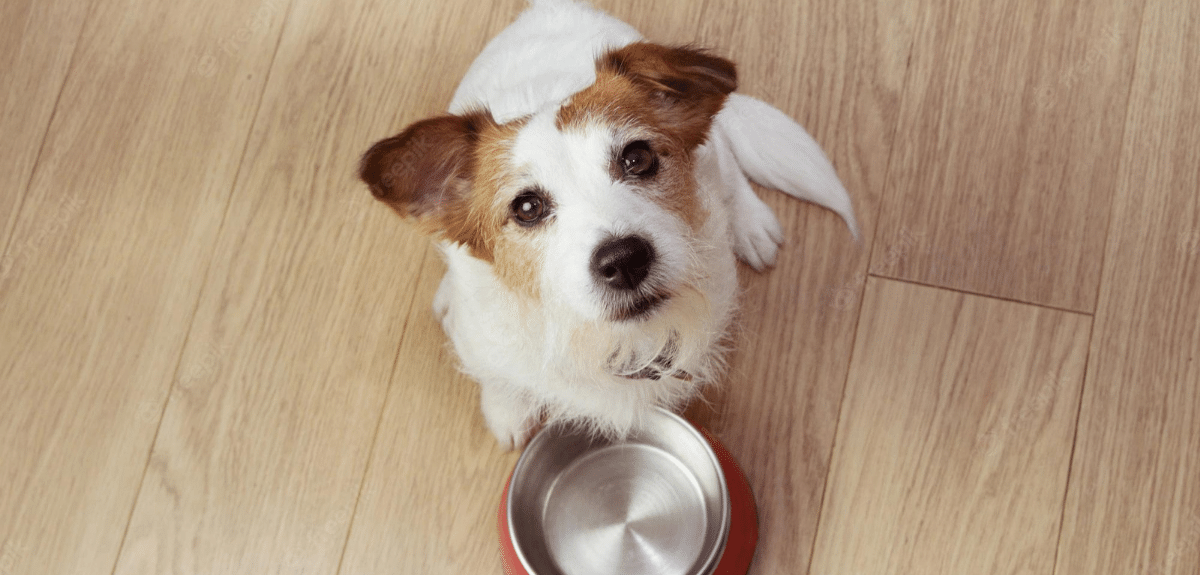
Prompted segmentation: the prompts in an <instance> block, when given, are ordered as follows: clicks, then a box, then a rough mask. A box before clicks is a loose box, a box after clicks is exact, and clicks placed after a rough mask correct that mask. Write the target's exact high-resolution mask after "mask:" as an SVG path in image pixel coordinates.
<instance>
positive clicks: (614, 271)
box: [592, 236, 654, 290]
mask: <svg viewBox="0 0 1200 575" xmlns="http://www.w3.org/2000/svg"><path fill="white" fill-rule="evenodd" d="M653 264H654V248H653V247H651V246H650V242H647V241H646V240H644V239H642V238H640V237H638V236H625V237H622V238H614V239H611V240H608V241H606V242H604V243H602V244H600V247H598V248H596V251H595V253H593V254H592V277H594V278H596V281H597V282H599V283H600V284H602V285H606V286H608V287H610V288H613V289H618V290H632V289H634V288H636V287H638V286H639V285H641V283H642V280H645V279H646V276H647V275H649V274H650V266H651V265H653Z"/></svg>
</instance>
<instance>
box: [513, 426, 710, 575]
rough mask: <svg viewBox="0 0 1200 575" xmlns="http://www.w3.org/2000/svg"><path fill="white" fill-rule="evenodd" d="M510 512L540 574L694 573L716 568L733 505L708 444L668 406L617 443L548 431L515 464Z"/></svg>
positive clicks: (516, 535)
mask: <svg viewBox="0 0 1200 575" xmlns="http://www.w3.org/2000/svg"><path fill="white" fill-rule="evenodd" d="M507 514H508V524H509V525H508V526H509V532H510V533H511V535H512V538H513V546H514V547H515V548H516V551H517V555H518V557H519V558H520V559H521V561H522V563H524V566H525V568H526V570H528V571H529V572H530V573H531V574H532V575H593V574H597V575H598V574H602V573H603V574H611V573H631V574H632V573H655V574H662V575H674V574H679V575H690V574H695V573H706V572H709V571H710V570H711V568H712V567H713V566H714V565H716V562H717V560H718V559H719V558H720V555H721V552H722V550H723V549H724V546H725V541H726V535H727V533H728V527H729V514H730V512H729V495H728V489H727V487H726V484H725V477H724V475H723V474H722V472H721V468H720V465H719V463H718V461H717V459H716V455H715V454H714V453H713V451H712V448H711V446H709V444H708V441H707V440H705V439H704V437H703V436H702V435H701V434H700V433H699V432H698V431H697V430H696V429H695V428H694V427H692V426H691V424H689V423H688V422H686V421H685V420H683V419H682V418H681V417H679V416H677V415H675V414H672V413H670V412H667V411H666V410H661V411H659V412H657V413H656V415H655V417H654V418H653V420H652V421H650V422H649V423H648V424H647V425H645V426H644V427H643V429H642V430H641V431H640V432H638V433H636V434H634V435H632V436H630V437H629V438H627V439H626V440H625V441H622V442H617V443H614V442H610V441H606V440H604V439H599V438H593V437H590V436H589V435H588V434H587V433H585V432H583V431H581V430H579V429H577V428H574V427H571V426H553V427H549V428H546V429H544V430H543V431H542V432H541V433H539V434H538V435H537V436H536V437H534V439H533V440H532V441H531V442H530V443H529V446H528V447H527V448H526V449H525V453H524V454H522V456H521V458H520V460H519V461H518V462H517V466H516V469H515V470H514V471H513V477H512V481H511V483H510V484H509V492H508V509H507Z"/></svg>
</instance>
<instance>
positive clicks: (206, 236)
mask: <svg viewBox="0 0 1200 575" xmlns="http://www.w3.org/2000/svg"><path fill="white" fill-rule="evenodd" d="M235 4H236V3H232V2H220V1H218V2H209V3H204V4H202V5H196V6H191V7H190V8H188V9H186V10H180V9H178V8H177V7H175V6H172V5H168V4H151V5H144V3H140V2H102V3H99V4H97V6H96V8H95V10H93V12H92V14H91V16H90V20H89V21H88V24H87V26H86V27H85V32H84V33H83V36H82V38H81V39H80V40H79V47H78V51H77V54H76V56H75V64H74V65H73V67H72V72H71V74H70V75H69V76H68V78H67V80H66V84H65V86H64V88H63V93H62V97H61V99H60V101H59V104H58V109H57V110H56V111H55V113H54V120H53V122H52V123H51V125H50V128H49V132H48V134H47V136H46V139H45V145H44V153H42V154H41V157H40V160H39V163H38V164H37V166H36V168H35V170H34V176H33V179H32V182H31V183H30V186H29V191H28V193H27V194H26V196H25V198H24V200H23V204H22V209H21V218H20V220H19V221H17V223H16V226H15V231H14V233H13V236H12V241H11V245H10V248H11V249H10V250H9V253H13V249H20V250H26V251H27V255H25V256H23V257H22V258H21V259H20V260H18V261H17V262H16V265H15V266H14V267H12V268H11V269H10V270H9V273H8V275H7V276H6V277H5V278H4V279H3V280H2V282H0V301H3V302H4V305H3V306H2V307H0V378H2V381H3V387H2V388H0V393H2V397H0V437H2V438H3V441H0V461H3V480H2V483H3V485H4V488H3V489H2V490H0V518H3V519H2V520H0V542H2V545H3V547H2V548H0V558H3V559H4V562H3V564H4V567H5V569H6V570H7V572H8V573H12V574H18V575H24V574H27V573H39V574H41V573H50V574H59V573H62V574H68V573H69V574H73V575H75V574H108V573H111V572H112V568H113V564H114V562H115V561H116V558H117V555H118V550H119V548H120V545H121V540H122V537H123V534H124V533H125V527H126V525H127V522H128V519H129V513H130V509H131V506H132V503H133V501H134V499H135V497H136V496H137V491H138V488H139V484H140V482H141V480H142V475H143V471H144V469H145V465H146V457H147V454H148V452H149V447H150V444H151V441H152V439H153V437H154V433H155V429H156V427H157V425H158V417H159V414H160V412H161V409H162V405H163V401H164V400H165V398H166V393H167V390H168V389H169V388H170V385H171V381H172V379H173V378H174V377H175V376H176V375H177V374H176V367H177V366H178V362H179V354H180V351H181V349H182V348H183V344H184V337H185V335H186V333H187V330H186V326H187V325H188V324H189V322H190V321H191V314H192V311H193V310H194V309H195V305H196V300H197V298H198V296H199V293H200V285H201V283H202V280H203V277H204V272H205V269H206V268H207V263H208V258H209V256H210V254H211V249H212V245H213V240H214V238H215V237H216V234H217V230H218V228H219V225H220V221H221V216H222V214H223V212H224V208H225V206H226V203H227V201H228V197H229V190H230V186H231V185H232V183H233V180H234V177H235V174H236V171H237V167H238V160H239V159H240V151H241V150H242V148H243V146H244V142H245V139H246V135H247V133H248V130H249V127H250V120H251V119H252V118H253V115H254V111H255V108H256V106H257V101H258V94H259V93H260V91H261V87H262V82H263V78H264V77H265V72H266V70H267V68H268V67H269V65H270V56H271V54H272V49H273V48H274V41H273V38H272V37H271V34H270V32H269V31H267V33H266V34H265V35H264V36H263V37H262V38H255V39H253V40H248V41H246V42H245V43H243V44H242V45H241V46H240V52H239V58H237V59H236V60H231V61H229V62H227V64H226V66H225V67H224V69H223V70H220V71H219V73H214V74H211V75H209V76H207V77H205V76H203V75H200V74H197V73H196V72H195V70H194V68H193V64H194V63H195V62H196V59H197V58H198V57H199V53H200V51H201V50H203V49H204V48H205V47H206V45H207V44H209V43H210V42H212V41H214V40H212V39H209V38H207V37H204V36H202V35H200V34H197V33H195V32H192V31H193V30H195V29H197V28H199V29H207V30H213V29H217V30H227V31H232V30H235V29H237V26H238V25H239V20H241V19H243V18H245V15H244V14H243V13H242V12H241V11H240V10H239V9H237V8H236V7H235ZM58 24H59V23H58V22H47V23H46V24H45V25H46V26H47V28H46V29H45V30H43V32H44V33H47V34H53V33H54V32H53V30H51V28H53V27H54V26H56V25H58ZM278 29H279V27H278V25H277V26H276V28H275V31H276V32H277V31H278ZM31 33H35V32H31ZM227 33H228V32H227ZM31 109H32V108H31ZM5 177H7V175H6V176H5ZM5 193H7V190H6V192H5Z"/></svg>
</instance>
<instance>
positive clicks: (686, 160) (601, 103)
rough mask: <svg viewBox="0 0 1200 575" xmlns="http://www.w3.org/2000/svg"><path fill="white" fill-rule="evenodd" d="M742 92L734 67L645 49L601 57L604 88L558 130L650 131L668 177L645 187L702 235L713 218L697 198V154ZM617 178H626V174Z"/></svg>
mask: <svg viewBox="0 0 1200 575" xmlns="http://www.w3.org/2000/svg"><path fill="white" fill-rule="evenodd" d="M735 89H737V71H736V68H735V67H734V65H733V63H731V62H729V61H728V60H724V59H721V58H717V57H714V56H709V55H707V54H705V53H703V52H701V51H698V50H694V49H690V48H673V47H667V46H661V45H658V44H651V43H646V42H639V43H635V44H630V45H628V46H625V47H624V48H620V49H618V50H614V51H612V52H609V53H607V54H605V55H603V56H601V57H600V58H599V59H598V60H597V61H596V82H595V83H594V84H593V85H592V86H590V87H588V88H587V89H585V90H583V91H581V92H579V93H578V94H576V95H574V96H572V98H571V101H570V103H568V104H567V105H564V106H563V107H562V108H560V109H559V111H558V115H557V116H556V118H555V125H556V126H557V127H558V128H559V129H560V130H570V129H573V128H578V127H582V126H584V125H587V124H589V123H593V122H600V123H605V124H608V125H612V126H615V127H617V128H618V129H620V128H621V127H628V128H631V129H635V130H639V131H641V130H645V131H648V132H649V133H650V134H652V136H651V137H650V138H648V140H649V142H650V147H651V149H652V150H653V151H654V152H655V153H656V154H657V155H658V158H659V162H660V170H659V172H658V174H656V175H655V176H654V177H652V178H648V179H646V180H645V182H644V183H643V184H642V185H644V186H645V187H646V188H648V189H650V190H651V191H653V192H654V194H653V196H652V197H653V198H654V200H655V201H656V202H658V203H659V204H660V205H662V206H663V207H665V208H667V209H669V210H672V211H674V212H675V213H677V214H679V215H680V217H681V218H683V220H684V221H685V222H687V224H688V225H689V226H691V227H692V228H693V229H695V228H697V227H698V226H700V225H701V224H702V223H703V221H704V220H705V219H706V218H707V214H705V213H703V208H702V207H701V206H700V205H699V200H698V198H697V197H696V181H695V177H694V176H693V168H694V166H693V163H692V152H693V150H695V148H696V147H697V146H699V145H700V144H703V143H704V141H705V140H706V139H707V137H708V132H709V129H710V128H711V127H712V119H713V117H714V116H715V115H716V114H717V112H719V111H720V110H721V107H722V106H723V105H724V104H725V99H726V97H727V96H728V95H729V93H730V92H732V91H733V90H735ZM619 145H621V146H623V145H624V143H621V144H619ZM620 151H621V150H620V148H618V149H617V150H616V151H615V152H614V156H616V155H619V154H620ZM614 161H619V158H614ZM614 173H615V174H614V175H620V171H619V168H618V169H616V170H614Z"/></svg>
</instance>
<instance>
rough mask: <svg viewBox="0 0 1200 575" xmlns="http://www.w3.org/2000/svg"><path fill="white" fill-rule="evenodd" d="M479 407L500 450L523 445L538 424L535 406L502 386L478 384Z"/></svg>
mask: <svg viewBox="0 0 1200 575" xmlns="http://www.w3.org/2000/svg"><path fill="white" fill-rule="evenodd" d="M479 405H480V408H481V409H482V411H483V419H484V420H485V421H486V422H487V426H488V430H490V431H491V432H492V435H495V436H496V441H498V442H499V443H500V447H501V448H503V449H506V450H512V449H516V448H519V447H521V446H523V445H525V442H526V441H529V437H530V435H532V434H533V429H534V427H536V426H537V424H538V412H537V410H536V409H534V406H532V405H530V403H529V401H528V400H526V399H525V398H523V397H520V396H519V395H518V394H514V393H513V392H512V391H511V390H510V389H509V388H508V386H506V385H504V384H498V383H486V382H482V381H481V382H480V384H479Z"/></svg>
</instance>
